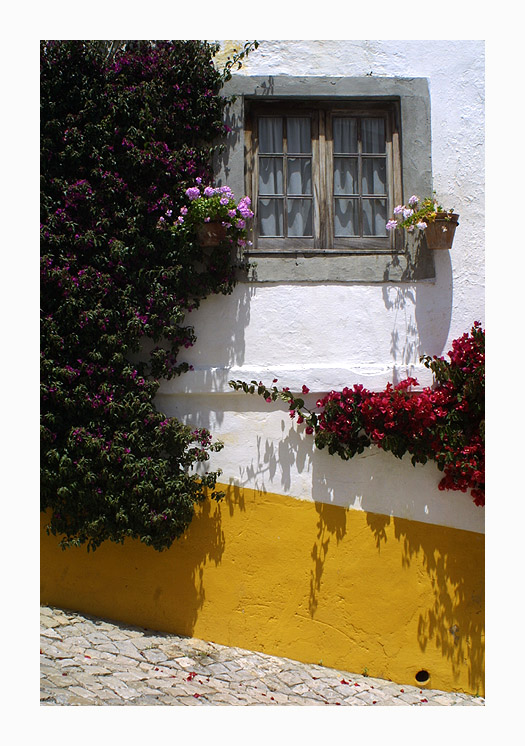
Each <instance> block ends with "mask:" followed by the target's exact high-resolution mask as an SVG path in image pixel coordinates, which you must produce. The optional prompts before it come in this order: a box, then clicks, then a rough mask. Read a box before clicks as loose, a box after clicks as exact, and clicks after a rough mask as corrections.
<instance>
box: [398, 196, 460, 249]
mask: <svg viewBox="0 0 525 746" xmlns="http://www.w3.org/2000/svg"><path fill="white" fill-rule="evenodd" d="M458 219H459V215H458V214H457V213H455V212H454V209H453V208H452V209H450V210H445V209H444V208H443V207H442V206H441V205H440V204H439V203H438V202H437V200H436V199H434V198H432V197H425V199H423V200H420V199H419V197H417V196H416V195H415V194H414V195H412V197H410V199H409V200H408V204H407V205H398V206H397V207H395V208H394V218H393V219H392V220H389V221H388V223H387V224H386V227H387V230H395V229H396V228H405V229H406V230H407V231H408V232H409V233H411V232H413V231H414V230H415V229H416V228H417V229H418V230H419V231H424V232H425V237H426V240H427V245H428V247H429V249H451V248H452V242H453V240H454V233H455V232H456V227H457V225H458Z"/></svg>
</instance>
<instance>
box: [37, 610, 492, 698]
mask: <svg viewBox="0 0 525 746" xmlns="http://www.w3.org/2000/svg"><path fill="white" fill-rule="evenodd" d="M40 621H41V636H40V645H41V649H40V676H41V695H40V703H41V704H42V705H88V706H89V705H91V706H92V705H196V706H200V705H321V706H324V705H389V706H392V705H417V706H425V707H427V706H432V705H434V706H435V705H484V704H485V700H484V699H483V698H481V697H472V696H469V695H467V694H458V693H448V692H442V691H438V690H436V689H420V688H418V687H414V686H400V685H398V684H393V683H392V682H391V681H385V680H383V679H374V678H370V677H368V676H363V675H357V674H354V673H348V672H347V671H338V670H335V669H330V668H325V667H323V666H319V665H311V664H304V663H298V662H297V661H293V660H289V659H287V658H277V657H275V656H272V655H266V654H264V653H254V652H250V651H249V650H242V649H240V648H229V647H225V646H224V645H217V644H215V643H213V642H203V641H202V640H196V639H193V638H189V637H180V636H178V635H168V634H163V633H154V632H151V631H150V630H146V629H144V628H142V627H133V626H129V625H125V624H120V623H115V622H110V621H106V620H102V619H95V618H93V617H88V616H86V615H84V614H78V613H76V612H70V611H64V610H62V609H56V608H51V607H48V606H44V607H41V609H40Z"/></svg>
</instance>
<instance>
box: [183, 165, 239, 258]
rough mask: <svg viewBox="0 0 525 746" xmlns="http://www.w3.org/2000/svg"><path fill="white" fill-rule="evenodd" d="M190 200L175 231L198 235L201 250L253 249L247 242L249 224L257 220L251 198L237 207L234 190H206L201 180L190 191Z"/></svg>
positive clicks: (206, 187)
mask: <svg viewBox="0 0 525 746" xmlns="http://www.w3.org/2000/svg"><path fill="white" fill-rule="evenodd" d="M186 197H187V198H188V200H189V204H188V205H187V206H186V205H184V206H183V207H181V210H180V214H179V216H178V217H177V219H176V220H175V223H174V226H173V230H175V231H185V232H193V233H195V234H196V236H197V240H198V242H199V244H200V245H201V246H219V245H221V244H222V243H229V244H230V245H236V246H238V247H240V248H245V247H247V246H249V245H250V242H249V241H247V240H246V236H247V221H248V220H249V219H250V218H252V217H253V212H252V210H251V207H250V205H251V202H250V198H249V197H243V198H242V199H240V200H239V202H238V203H237V202H236V200H235V196H234V194H233V192H232V190H231V189H230V187H228V186H220V187H212V186H204V187H203V186H202V185H201V182H200V179H197V184H196V186H193V187H190V188H189V189H187V190H186Z"/></svg>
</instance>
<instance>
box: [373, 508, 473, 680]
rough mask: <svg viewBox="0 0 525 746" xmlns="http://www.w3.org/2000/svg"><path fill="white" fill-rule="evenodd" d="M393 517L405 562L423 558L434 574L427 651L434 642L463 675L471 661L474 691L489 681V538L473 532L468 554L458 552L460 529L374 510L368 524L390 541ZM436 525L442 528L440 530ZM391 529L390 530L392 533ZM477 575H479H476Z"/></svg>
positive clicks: (422, 618) (422, 625) (422, 638)
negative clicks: (486, 564)
mask: <svg viewBox="0 0 525 746" xmlns="http://www.w3.org/2000/svg"><path fill="white" fill-rule="evenodd" d="M391 522H393V527H394V536H395V539H396V540H397V541H398V542H400V544H401V545H402V554H401V566H402V567H403V568H406V569H409V568H410V567H411V565H412V563H413V562H415V561H418V562H419V563H420V564H421V561H422V564H423V567H424V569H425V571H426V573H427V575H428V577H429V580H430V584H431V587H432V593H433V602H432V603H431V604H430V605H429V606H428V607H427V608H420V610H419V615H418V627H417V639H418V644H419V647H420V649H421V651H422V652H423V653H425V652H426V651H427V650H430V648H431V647H433V648H434V649H435V650H437V651H439V653H440V655H441V656H442V657H443V658H446V659H447V660H448V661H449V662H450V666H451V671H452V675H453V677H455V678H459V676H460V673H461V670H462V669H464V667H465V665H467V667H468V683H469V686H470V688H471V689H472V691H479V692H480V693H481V692H482V690H483V685H484V676H483V672H484V582H483V576H484V573H483V567H484V537H483V535H482V534H470V532H469V537H470V539H471V541H470V543H469V547H470V549H471V551H470V552H469V553H468V555H467V554H466V553H465V552H462V551H458V531H457V530H454V529H447V528H445V527H442V529H441V531H439V527H436V526H432V525H425V524H421V523H415V522H413V521H408V520H405V519H403V518H391V517H389V516H379V515H373V514H368V515H367V523H368V525H369V527H370V529H371V531H372V533H373V534H374V536H375V538H376V546H377V548H378V550H380V548H381V542H384V543H385V544H386V542H387V541H388V536H387V528H388V526H389V525H390V523H391ZM436 528H438V531H437V532H436ZM388 533H390V532H388ZM476 579H477V580H476Z"/></svg>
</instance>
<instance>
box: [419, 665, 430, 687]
mask: <svg viewBox="0 0 525 746" xmlns="http://www.w3.org/2000/svg"><path fill="white" fill-rule="evenodd" d="M416 681H417V682H418V683H419V684H426V683H427V681H430V674H429V672H428V671H425V669H424V668H423V669H422V670H421V671H418V672H417V673H416Z"/></svg>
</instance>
